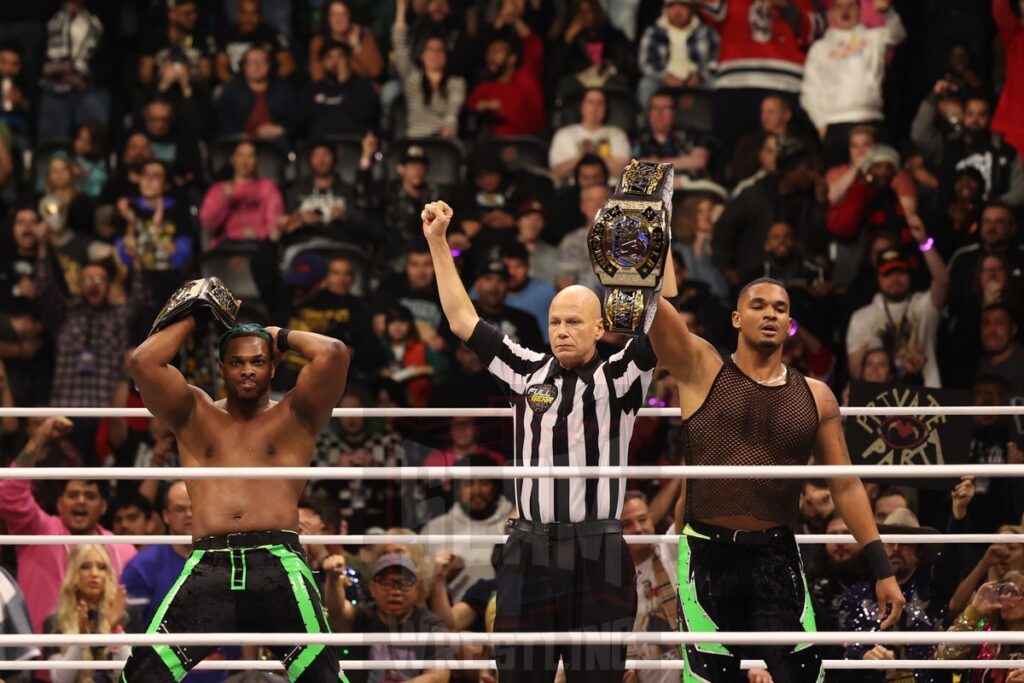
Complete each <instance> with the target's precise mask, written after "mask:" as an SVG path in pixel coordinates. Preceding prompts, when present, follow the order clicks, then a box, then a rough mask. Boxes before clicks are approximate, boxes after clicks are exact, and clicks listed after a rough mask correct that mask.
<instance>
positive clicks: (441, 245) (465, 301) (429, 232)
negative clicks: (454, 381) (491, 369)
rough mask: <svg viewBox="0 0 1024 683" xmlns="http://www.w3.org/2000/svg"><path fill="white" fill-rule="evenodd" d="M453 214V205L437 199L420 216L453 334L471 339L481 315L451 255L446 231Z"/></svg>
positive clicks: (464, 338)
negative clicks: (474, 305) (477, 312)
mask: <svg viewBox="0 0 1024 683" xmlns="http://www.w3.org/2000/svg"><path fill="white" fill-rule="evenodd" d="M452 215H453V212H452V207H450V206H448V205H447V204H446V203H444V202H441V201H437V202H430V203H429V204H427V205H425V206H424V207H423V212H422V213H421V214H420V217H421V218H422V219H423V236H424V237H426V238H427V244H428V245H429V246H430V257H431V258H432V259H433V261H434V277H435V278H436V279H437V291H438V294H439V295H440V297H441V308H443V309H444V315H445V317H446V318H448V325H449V327H450V328H451V330H452V333H453V334H454V335H455V336H456V337H458V338H459V339H461V340H462V341H468V340H469V338H470V336H472V334H473V330H474V329H476V324H477V322H478V321H479V320H480V316H478V315H477V314H476V308H474V307H473V302H472V301H471V300H470V298H469V293H468V292H467V291H466V288H465V286H464V285H463V284H462V278H461V277H459V271H458V269H457V268H456V267H455V259H453V258H452V250H451V248H450V247H449V246H448V238H447V236H446V233H447V230H448V225H449V224H450V223H451V221H452Z"/></svg>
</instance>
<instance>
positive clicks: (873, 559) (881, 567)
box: [860, 541, 893, 581]
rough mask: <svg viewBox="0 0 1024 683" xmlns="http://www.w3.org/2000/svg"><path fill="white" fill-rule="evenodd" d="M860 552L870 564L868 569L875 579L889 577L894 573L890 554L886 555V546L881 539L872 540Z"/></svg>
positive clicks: (879, 579)
mask: <svg viewBox="0 0 1024 683" xmlns="http://www.w3.org/2000/svg"><path fill="white" fill-rule="evenodd" d="M860 552H861V556H862V557H863V558H864V560H865V562H867V564H868V569H869V570H870V571H871V574H872V575H873V576H874V577H875V581H881V580H882V579H888V578H889V577H890V576H892V575H893V571H892V564H890V562H889V556H888V555H886V553H885V546H884V545H882V542H881V541H871V542H870V543H868V544H867V545H866V546H864V548H863V549H861V551H860Z"/></svg>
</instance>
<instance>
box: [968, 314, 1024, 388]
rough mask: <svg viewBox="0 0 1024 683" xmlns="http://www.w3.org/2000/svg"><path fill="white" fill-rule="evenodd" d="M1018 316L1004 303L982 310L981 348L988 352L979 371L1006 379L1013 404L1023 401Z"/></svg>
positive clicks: (1023, 359) (1023, 357)
mask: <svg viewBox="0 0 1024 683" xmlns="http://www.w3.org/2000/svg"><path fill="white" fill-rule="evenodd" d="M1017 315H1018V312H1017V311H1015V310H1014V309H1011V308H1010V307H1009V306H1007V305H1006V304H1004V303H993V304H989V305H987V306H986V307H985V308H984V309H982V311H981V348H982V349H983V350H984V352H985V355H984V357H983V358H982V359H981V362H980V363H979V365H978V373H977V374H978V375H996V376H997V377H1002V378H1003V379H1004V380H1006V384H1007V386H1008V387H1009V389H1010V393H1009V395H1008V396H1007V399H1008V403H1009V404H1010V405H1022V404H1024V349H1021V348H1020V345H1019V344H1018V343H1017V334H1018V331H1019V328H1018V324H1017Z"/></svg>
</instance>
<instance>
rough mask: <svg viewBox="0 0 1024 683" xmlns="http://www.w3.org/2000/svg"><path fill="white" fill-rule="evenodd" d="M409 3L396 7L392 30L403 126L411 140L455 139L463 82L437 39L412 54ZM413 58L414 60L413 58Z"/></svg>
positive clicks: (463, 96)
mask: <svg viewBox="0 0 1024 683" xmlns="http://www.w3.org/2000/svg"><path fill="white" fill-rule="evenodd" d="M408 11H409V2H408V0H402V1H401V2H399V3H398V5H397V8H396V10H395V23H394V25H393V26H392V27H391V44H392V47H393V48H394V51H395V53H394V64H395V70H396V71H397V72H398V77H399V79H401V82H402V92H403V95H404V96H405V110H406V126H405V131H404V135H405V136H406V137H410V138H425V137H432V136H435V135H436V136H440V137H442V138H454V137H456V135H457V134H458V131H459V113H460V112H461V111H462V105H463V104H465V102H466V81H465V80H464V79H463V78H462V77H461V76H456V75H454V74H453V73H452V71H453V70H454V68H456V67H454V65H451V66H449V63H448V52H447V49H448V46H447V44H446V42H445V40H444V38H443V37H442V36H440V35H429V36H426V37H425V38H424V40H423V43H422V45H417V46H415V47H418V48H419V50H418V51H417V52H413V51H412V47H413V46H410V36H409V33H410V29H409V25H408V24H407V23H406V22H407V16H406V15H407V14H408ZM414 55H415V57H414Z"/></svg>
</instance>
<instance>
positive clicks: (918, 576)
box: [839, 507, 959, 683]
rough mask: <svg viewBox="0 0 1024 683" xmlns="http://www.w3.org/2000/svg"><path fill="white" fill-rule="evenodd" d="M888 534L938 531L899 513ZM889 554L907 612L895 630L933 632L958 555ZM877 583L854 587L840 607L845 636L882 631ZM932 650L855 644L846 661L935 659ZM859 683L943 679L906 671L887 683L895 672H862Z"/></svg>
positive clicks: (937, 549) (899, 547)
mask: <svg viewBox="0 0 1024 683" xmlns="http://www.w3.org/2000/svg"><path fill="white" fill-rule="evenodd" d="M878 530H879V532H880V533H882V534H901V535H907V534H911V535H915V536H916V535H929V534H938V533H939V531H938V529H935V528H934V527H929V526H921V523H920V521H918V519H917V515H915V514H914V513H913V512H912V511H911V510H910V509H908V508H905V507H901V508H897V509H895V510H893V511H892V512H891V513H889V515H888V517H886V518H885V522H884V523H883V524H879V525H878ZM885 550H886V554H887V555H888V557H889V563H890V564H891V565H892V568H893V572H894V574H895V577H896V581H897V583H899V585H900V589H901V590H902V591H903V596H904V597H905V598H906V601H907V604H906V608H905V609H904V610H903V614H902V615H901V616H900V618H899V620H898V621H897V622H896V623H895V624H894V625H893V629H894V630H896V631H933V630H935V628H936V627H937V626H938V625H939V624H940V622H941V620H942V618H943V616H944V615H945V610H946V605H947V604H948V602H949V598H950V596H951V595H952V594H953V590H954V589H955V588H956V583H957V578H958V576H959V562H958V558H957V555H956V553H954V552H942V551H943V550H944V548H943V547H942V546H939V545H936V544H929V543H886V544H885ZM874 588H875V585H874V583H872V582H862V583H857V584H854V585H853V586H851V587H850V588H849V590H847V592H846V594H845V595H844V596H843V599H842V600H841V602H840V605H839V627H840V630H844V631H874V630H877V625H878V621H877V619H876V615H877V613H878V603H877V601H876V599H875V591H874ZM930 656H931V646H930V645H907V646H903V645H895V646H891V647H889V646H885V645H870V644H861V643H854V644H851V645H849V646H848V647H847V648H846V659H866V660H891V659H929V658H930ZM857 673H858V678H857V680H858V681H879V682H882V681H890V682H891V681H893V680H895V681H901V682H902V681H913V682H915V683H918V682H920V681H935V682H938V681H941V680H943V677H942V676H943V674H942V673H941V672H933V671H913V672H911V671H904V672H902V675H898V676H897V678H895V679H893V678H888V679H887V678H886V675H887V674H888V673H890V672H881V671H879V672H870V673H869V672H866V671H863V672H861V671H858V672H857Z"/></svg>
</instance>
